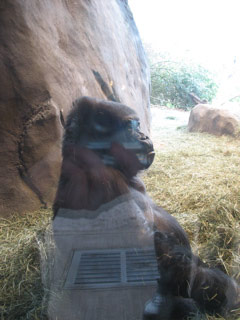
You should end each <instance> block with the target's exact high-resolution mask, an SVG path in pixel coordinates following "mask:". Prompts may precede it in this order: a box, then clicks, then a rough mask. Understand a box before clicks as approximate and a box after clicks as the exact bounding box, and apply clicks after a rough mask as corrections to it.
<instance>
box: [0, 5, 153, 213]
mask: <svg viewBox="0 0 240 320" xmlns="http://www.w3.org/2000/svg"><path fill="white" fill-rule="evenodd" d="M0 83H1V86H0V117H1V122H0V145H1V151H0V152H1V155H0V178H1V185H0V201H1V210H0V214H1V215H7V214H9V213H11V212H25V211H29V210H34V209H37V208H39V207H40V206H48V205H51V202H52V200H53V197H54V194H55V187H56V183H57V179H58V173H59V166H60V162H61V154H60V145H61V135H62V125H61V118H62V117H63V118H65V116H66V114H67V113H68V111H69V109H70V106H71V103H72V101H73V100H75V99H76V98H77V97H79V96H82V95H88V96H94V97H98V98H102V99H109V100H115V101H120V102H121V103H124V104H127V105H129V106H131V107H133V108H134V109H135V110H136V111H137V112H138V114H139V116H140V119H141V121H142V129H143V131H145V132H147V131H148V130H149V115H148V112H149V69H148V66H147V63H146V58H145V54H144V51H143V48H142V44H141V40H140V38H139V34H138V31H137V29H136V26H135V23H134V21H133V17H132V14H131V12H130V10H129V8H128V5H127V1H126V0H108V1H105V0H91V1H84V0H77V1H71V0H61V1H60V0H45V1H39V0H31V1H22V0H4V1H2V2H1V4H0Z"/></svg>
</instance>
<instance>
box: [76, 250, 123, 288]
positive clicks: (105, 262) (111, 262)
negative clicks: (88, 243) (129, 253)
mask: <svg viewBox="0 0 240 320" xmlns="http://www.w3.org/2000/svg"><path fill="white" fill-rule="evenodd" d="M119 282H121V265H120V253H119V252H115V253H110V252H105V253H100V252H99V253H84V254H82V257H81V261H80V265H79V269H78V272H77V276H76V279H75V284H100V283H119Z"/></svg>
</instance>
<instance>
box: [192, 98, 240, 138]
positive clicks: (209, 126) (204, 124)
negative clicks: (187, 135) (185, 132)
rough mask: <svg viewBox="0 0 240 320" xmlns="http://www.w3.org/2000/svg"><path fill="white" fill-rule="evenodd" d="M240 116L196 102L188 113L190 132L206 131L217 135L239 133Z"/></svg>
mask: <svg viewBox="0 0 240 320" xmlns="http://www.w3.org/2000/svg"><path fill="white" fill-rule="evenodd" d="M239 121H240V118H239V117H238V116H237V115H236V114H234V113H231V112H230V111H229V110H224V109H221V108H215V107H211V106H209V105H206V104H198V105H197V106H196V107H194V108H193V109H192V111H191V113H190V117H189V122H188V129H189V131H190V132H207V133H210V134H214V135H217V136H221V135H236V134H238V133H239V126H240V122H239Z"/></svg>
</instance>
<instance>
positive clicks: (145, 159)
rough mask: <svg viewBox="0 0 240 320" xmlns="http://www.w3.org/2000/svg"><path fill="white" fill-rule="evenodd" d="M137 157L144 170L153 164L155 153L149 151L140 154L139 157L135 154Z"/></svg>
mask: <svg viewBox="0 0 240 320" xmlns="http://www.w3.org/2000/svg"><path fill="white" fill-rule="evenodd" d="M137 157H138V160H139V161H140V163H141V164H142V165H143V166H144V168H145V169H148V168H149V167H150V165H151V164H152V163H153V160H154V157H155V152H154V151H151V152H149V153H147V154H140V155H138V154H137Z"/></svg>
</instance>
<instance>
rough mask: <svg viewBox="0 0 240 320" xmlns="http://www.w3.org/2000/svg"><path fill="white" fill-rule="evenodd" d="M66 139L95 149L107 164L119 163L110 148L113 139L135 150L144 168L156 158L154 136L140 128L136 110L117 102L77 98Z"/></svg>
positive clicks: (115, 164)
mask: <svg viewBox="0 0 240 320" xmlns="http://www.w3.org/2000/svg"><path fill="white" fill-rule="evenodd" d="M65 129H66V131H65V136H64V142H71V143H73V144H75V145H79V146H81V147H86V148H88V149H90V150H93V151H95V152H96V153H97V154H98V155H99V156H100V158H101V159H102V161H103V162H104V164H105V165H107V166H111V167H115V168H117V167H118V165H117V163H116V162H115V159H114V157H113V156H112V155H110V154H109V150H110V148H111V145H112V144H113V143H118V144H120V145H122V146H123V147H124V148H125V149H127V150H131V151H133V152H134V153H135V154H136V156H137V158H138V160H139V162H140V163H141V164H142V167H143V169H147V168H148V167H149V166H150V165H151V164H152V162H153V159H154V155H155V153H154V150H153V144H152V142H151V140H150V139H149V138H148V137H147V136H146V135H144V134H143V133H142V132H141V131H140V121H139V118H138V117H137V115H136V113H135V112H134V111H133V110H132V109H130V108H128V107H127V106H125V105H122V104H120V103H116V102H108V101H99V100H96V99H93V98H89V97H84V98H81V99H78V100H76V101H75V103H74V106H73V110H72V111H71V113H70V114H69V116H68V119H67V123H66V128H65Z"/></svg>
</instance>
